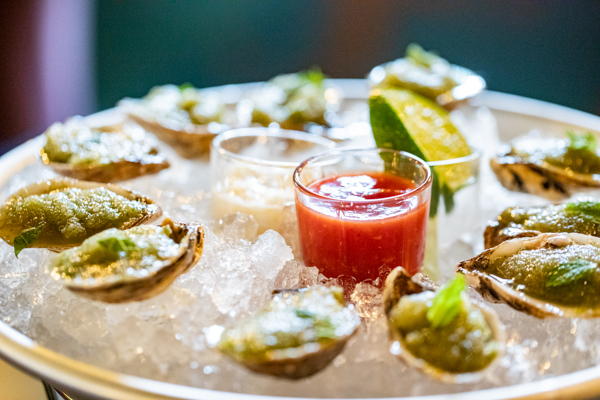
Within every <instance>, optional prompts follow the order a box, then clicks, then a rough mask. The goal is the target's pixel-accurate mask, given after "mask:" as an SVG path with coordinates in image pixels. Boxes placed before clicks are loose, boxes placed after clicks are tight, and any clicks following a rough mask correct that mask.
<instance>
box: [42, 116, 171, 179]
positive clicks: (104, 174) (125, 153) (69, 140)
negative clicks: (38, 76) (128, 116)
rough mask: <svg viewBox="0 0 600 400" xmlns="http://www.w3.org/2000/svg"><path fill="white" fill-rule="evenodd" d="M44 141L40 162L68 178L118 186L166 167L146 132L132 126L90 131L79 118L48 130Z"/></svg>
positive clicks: (126, 125) (164, 159) (164, 160)
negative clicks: (112, 183)
mask: <svg viewBox="0 0 600 400" xmlns="http://www.w3.org/2000/svg"><path fill="white" fill-rule="evenodd" d="M45 137H46V144H45V145H44V147H43V148H42V150H41V159H42V161H43V162H44V163H45V164H46V165H48V166H50V167H51V168H52V169H53V170H54V172H56V173H57V174H60V175H63V176H66V177H69V178H75V179H82V180H86V181H94V182H104V183H107V182H118V181H124V180H128V179H133V178H137V177H139V176H142V175H148V174H155V173H157V172H159V171H161V170H163V169H165V168H168V167H169V163H168V162H167V160H166V158H165V155H164V154H161V153H159V152H158V150H157V148H156V147H155V146H154V145H153V144H152V143H151V142H150V140H149V139H148V136H147V135H146V132H145V131H144V130H143V129H142V128H140V127H139V126H137V125H134V124H131V123H128V124H127V123H126V124H123V125H120V126H117V127H104V128H92V127H90V126H89V125H87V124H86V123H85V122H84V120H83V119H82V118H72V119H70V120H68V121H67V122H66V123H64V124H62V123H58V122H57V123H55V124H53V125H52V126H50V128H48V130H47V131H46V132H45Z"/></svg>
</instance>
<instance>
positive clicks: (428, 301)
mask: <svg viewBox="0 0 600 400" xmlns="http://www.w3.org/2000/svg"><path fill="white" fill-rule="evenodd" d="M436 286H437V285H436V284H434V283H433V282H431V281H430V280H428V279H427V278H426V277H424V276H423V275H421V274H417V275H415V276H414V277H412V278H411V277H410V276H409V275H408V273H407V272H406V271H405V270H404V269H403V268H402V267H398V268H396V269H394V270H393V271H392V272H391V273H390V275H388V277H387V279H386V282H385V289H384V293H383V296H384V310H385V313H386V316H387V321H388V328H389V333H390V340H391V343H392V344H391V347H390V351H391V352H392V353H393V354H396V355H397V356H398V357H399V358H400V359H401V360H402V361H404V362H406V363H407V364H408V365H410V366H414V367H417V368H419V369H421V370H422V371H423V372H425V373H427V374H429V375H431V376H433V377H435V378H437V379H440V380H442V381H444V382H448V383H466V382H474V381H477V380H479V379H481V377H482V373H483V371H484V370H486V369H487V368H489V367H490V366H491V365H492V364H493V363H494V362H495V361H496V360H498V359H499V358H500V355H501V354H502V353H503V351H504V347H505V342H506V339H505V334H504V330H503V328H502V324H501V322H500V320H499V318H498V315H497V314H496V313H495V312H494V311H493V310H492V309H490V308H489V307H487V306H485V305H484V304H481V303H479V302H477V301H475V300H470V299H469V298H468V297H467V295H466V293H465V292H464V290H465V282H464V279H463V278H462V277H457V278H455V279H454V280H452V281H450V283H448V284H447V285H446V286H443V287H442V288H438V289H437V291H433V290H434V289H435V287H436Z"/></svg>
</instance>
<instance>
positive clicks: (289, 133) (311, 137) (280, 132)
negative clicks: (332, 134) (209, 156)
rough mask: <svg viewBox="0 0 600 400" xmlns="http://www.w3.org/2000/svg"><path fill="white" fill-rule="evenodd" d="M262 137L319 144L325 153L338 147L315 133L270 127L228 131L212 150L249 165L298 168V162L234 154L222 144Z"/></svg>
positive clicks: (218, 139) (217, 140) (221, 134)
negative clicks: (238, 139) (234, 140)
mask: <svg viewBox="0 0 600 400" xmlns="http://www.w3.org/2000/svg"><path fill="white" fill-rule="evenodd" d="M260 136H266V137H275V138H283V139H294V140H301V141H304V142H309V143H312V144H319V145H322V146H324V147H325V148H326V150H324V151H327V150H329V149H333V148H334V147H335V146H336V143H335V142H334V141H333V140H329V139H327V138H324V137H322V136H318V135H315V134H313V133H307V132H301V131H294V130H290V129H280V128H275V129H273V128H268V127H248V128H236V129H230V130H228V131H225V132H223V133H220V134H219V135H217V136H216V137H215V138H214V139H213V141H212V142H211V148H212V149H213V150H215V151H217V152H218V153H219V154H221V155H223V156H225V157H227V158H231V159H234V160H238V161H242V162H244V163H247V164H254V165H260V166H270V167H280V168H296V167H297V166H298V163H297V162H287V161H271V160H261V159H258V158H253V157H247V156H242V155H239V154H236V153H234V152H231V151H229V150H227V149H225V148H223V146H222V143H223V142H225V141H227V140H231V139H236V138H242V137H255V138H258V137H260Z"/></svg>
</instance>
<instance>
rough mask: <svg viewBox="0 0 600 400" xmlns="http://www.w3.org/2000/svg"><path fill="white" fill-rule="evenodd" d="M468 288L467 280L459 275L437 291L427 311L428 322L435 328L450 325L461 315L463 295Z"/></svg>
mask: <svg viewBox="0 0 600 400" xmlns="http://www.w3.org/2000/svg"><path fill="white" fill-rule="evenodd" d="M466 286H467V285H466V283H465V278H464V277H463V276H462V275H457V276H456V277H455V278H454V279H452V280H451V281H450V282H448V283H447V284H446V285H444V286H442V287H441V288H440V289H439V290H438V291H437V293H436V295H435V297H434V298H433V302H432V304H431V307H429V310H427V320H428V321H429V323H430V324H431V326H432V327H433V328H436V329H437V328H441V327H444V326H446V325H448V324H449V323H450V322H452V320H454V318H455V317H456V316H457V315H458V314H459V312H460V309H461V306H462V297H461V294H462V292H463V291H464V290H465V288H466Z"/></svg>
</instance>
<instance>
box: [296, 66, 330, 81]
mask: <svg viewBox="0 0 600 400" xmlns="http://www.w3.org/2000/svg"><path fill="white" fill-rule="evenodd" d="M298 76H300V78H301V79H302V80H304V81H306V82H305V83H311V84H313V85H317V86H321V85H323V81H324V80H325V75H324V74H323V72H322V71H321V68H319V67H312V68H311V69H309V70H306V71H302V72H299V73H298Z"/></svg>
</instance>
